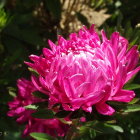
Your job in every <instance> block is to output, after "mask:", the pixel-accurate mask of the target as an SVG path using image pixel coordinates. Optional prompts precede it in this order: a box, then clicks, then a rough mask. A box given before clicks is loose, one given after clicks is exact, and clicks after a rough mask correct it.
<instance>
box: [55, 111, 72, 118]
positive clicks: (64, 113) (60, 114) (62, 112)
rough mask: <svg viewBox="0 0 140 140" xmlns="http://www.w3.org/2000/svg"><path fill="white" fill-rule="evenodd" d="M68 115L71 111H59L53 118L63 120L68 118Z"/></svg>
mask: <svg viewBox="0 0 140 140" xmlns="http://www.w3.org/2000/svg"><path fill="white" fill-rule="evenodd" d="M70 113H71V111H59V112H58V113H56V114H55V116H56V117H58V118H64V117H66V116H68V115H69V114H70Z"/></svg>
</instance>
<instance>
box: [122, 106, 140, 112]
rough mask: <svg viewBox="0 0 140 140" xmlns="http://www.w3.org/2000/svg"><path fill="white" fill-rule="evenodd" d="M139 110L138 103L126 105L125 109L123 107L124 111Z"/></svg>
mask: <svg viewBox="0 0 140 140" xmlns="http://www.w3.org/2000/svg"><path fill="white" fill-rule="evenodd" d="M137 111H140V105H128V106H127V107H126V109H124V112H126V113H129V112H137Z"/></svg>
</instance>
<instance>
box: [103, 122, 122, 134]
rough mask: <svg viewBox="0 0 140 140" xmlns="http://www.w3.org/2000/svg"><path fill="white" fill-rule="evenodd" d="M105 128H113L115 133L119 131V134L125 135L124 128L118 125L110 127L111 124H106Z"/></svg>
mask: <svg viewBox="0 0 140 140" xmlns="http://www.w3.org/2000/svg"><path fill="white" fill-rule="evenodd" d="M105 126H107V127H111V128H112V129H114V130H115V131H118V132H120V133H123V129H122V127H120V126H118V125H109V124H105Z"/></svg>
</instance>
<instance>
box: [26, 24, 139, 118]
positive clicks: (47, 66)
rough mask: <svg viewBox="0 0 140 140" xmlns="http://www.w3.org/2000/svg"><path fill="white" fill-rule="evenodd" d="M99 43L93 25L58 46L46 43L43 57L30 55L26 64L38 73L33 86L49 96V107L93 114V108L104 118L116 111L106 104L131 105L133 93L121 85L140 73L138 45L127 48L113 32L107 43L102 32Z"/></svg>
mask: <svg viewBox="0 0 140 140" xmlns="http://www.w3.org/2000/svg"><path fill="white" fill-rule="evenodd" d="M101 35H102V41H101V40H100V38H99V36H98V34H97V33H96V32H95V31H94V28H93V26H92V27H91V28H90V29H89V30H88V29H86V27H84V28H83V29H81V30H80V31H79V33H78V35H77V34H76V33H72V34H70V39H69V40H65V39H64V38H63V37H61V36H60V37H59V40H58V45H55V44H53V43H52V42H51V41H49V45H50V47H51V50H50V49H47V48H44V49H43V56H36V55H31V56H30V59H31V60H32V61H33V63H29V62H26V64H28V65H29V66H30V67H32V68H33V69H35V70H36V71H37V72H38V73H39V77H35V76H32V82H33V84H34V86H35V87H36V88H37V89H38V90H39V91H41V92H43V93H45V94H47V95H49V105H50V107H51V106H53V105H54V104H56V103H60V104H62V106H63V109H64V110H68V111H75V110H77V109H80V108H82V109H83V110H84V111H86V112H92V106H95V108H96V110H97V111H98V112H99V113H100V114H103V115H112V114H113V113H114V112H115V110H114V109H113V108H112V107H111V106H109V105H108V104H107V103H106V101H119V102H130V101H131V100H132V99H133V98H134V96H135V93H134V91H131V90H124V89H123V86H124V85H125V83H127V82H128V81H129V80H130V79H131V78H132V77H133V76H134V75H135V74H136V73H137V72H138V71H139V70H140V67H136V66H137V64H138V60H139V54H138V50H137V46H133V47H132V48H131V49H128V41H127V40H126V39H125V38H123V37H122V36H120V35H119V33H118V32H114V33H113V34H112V35H111V38H110V40H109V39H107V37H106V35H105V32H104V31H101Z"/></svg>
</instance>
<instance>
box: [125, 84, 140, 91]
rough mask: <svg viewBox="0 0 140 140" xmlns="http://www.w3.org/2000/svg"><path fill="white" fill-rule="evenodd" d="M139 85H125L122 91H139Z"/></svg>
mask: <svg viewBox="0 0 140 140" xmlns="http://www.w3.org/2000/svg"><path fill="white" fill-rule="evenodd" d="M139 88H140V84H127V85H125V86H124V89H128V90H132V89H139Z"/></svg>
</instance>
